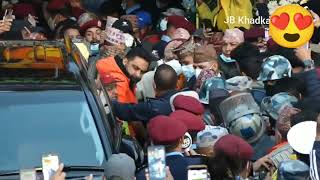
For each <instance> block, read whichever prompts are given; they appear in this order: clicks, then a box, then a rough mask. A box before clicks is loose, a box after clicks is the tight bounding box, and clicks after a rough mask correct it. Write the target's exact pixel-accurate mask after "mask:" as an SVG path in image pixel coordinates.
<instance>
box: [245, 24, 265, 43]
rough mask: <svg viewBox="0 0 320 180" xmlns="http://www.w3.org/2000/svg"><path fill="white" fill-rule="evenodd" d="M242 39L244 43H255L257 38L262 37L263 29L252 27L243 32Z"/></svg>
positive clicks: (263, 34)
mask: <svg viewBox="0 0 320 180" xmlns="http://www.w3.org/2000/svg"><path fill="white" fill-rule="evenodd" d="M243 35H244V39H245V40H246V41H256V40H257V39H258V37H264V36H265V32H264V28H260V27H254V28H251V29H249V30H246V31H244V34H243Z"/></svg>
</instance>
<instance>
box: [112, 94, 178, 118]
mask: <svg viewBox="0 0 320 180" xmlns="http://www.w3.org/2000/svg"><path fill="white" fill-rule="evenodd" d="M175 93H177V91H175V90H172V91H169V92H167V93H165V94H164V95H163V96H161V97H158V98H148V99H147V101H146V102H141V103H138V104H124V103H119V102H116V101H113V102H112V104H113V111H114V113H115V115H116V116H117V117H118V118H119V119H121V120H123V121H143V122H148V121H149V120H150V119H152V118H153V117H155V116H157V115H169V114H170V113H171V112H172V109H171V106H170V98H171V96H172V95H174V94H175Z"/></svg>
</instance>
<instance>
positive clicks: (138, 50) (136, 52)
mask: <svg viewBox="0 0 320 180" xmlns="http://www.w3.org/2000/svg"><path fill="white" fill-rule="evenodd" d="M136 57H140V58H142V59H144V60H145V61H147V62H148V63H149V64H150V63H151V61H152V54H151V53H150V52H148V51H147V50H145V49H144V48H143V47H140V46H138V47H134V48H132V49H131V50H130V51H129V52H128V54H127V55H126V58H127V59H128V61H131V60H133V59H134V58H136Z"/></svg>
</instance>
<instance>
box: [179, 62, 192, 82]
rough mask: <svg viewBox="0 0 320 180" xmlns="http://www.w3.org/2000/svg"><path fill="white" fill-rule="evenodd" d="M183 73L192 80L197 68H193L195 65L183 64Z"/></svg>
mask: <svg viewBox="0 0 320 180" xmlns="http://www.w3.org/2000/svg"><path fill="white" fill-rule="evenodd" d="M181 68H182V73H183V74H184V76H185V77H186V79H187V80H190V79H191V78H192V76H194V75H195V70H194V68H193V65H192V64H190V65H183V66H182V67H181Z"/></svg>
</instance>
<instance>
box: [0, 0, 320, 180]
mask: <svg viewBox="0 0 320 180" xmlns="http://www.w3.org/2000/svg"><path fill="white" fill-rule="evenodd" d="M212 4H213V5H212ZM267 4H268V1H265V0H257V1H255V0H254V1H250V0H241V2H240V0H217V1H215V2H209V1H205V0H196V1H192V0H182V1H179V0H123V1H120V0H87V1H86V0H48V1H44V0H17V1H12V0H11V1H4V0H3V1H2V11H3V14H4V18H3V20H2V21H1V22H0V33H1V34H0V38H1V39H2V40H62V39H64V38H65V37H69V38H70V39H71V40H72V42H73V43H74V45H75V46H76V47H77V48H78V49H79V51H80V53H81V55H82V56H83V58H84V59H85V60H86V62H87V63H88V67H89V71H90V72H94V73H93V74H95V75H94V76H93V77H90V78H93V79H95V80H96V81H97V82H98V81H100V82H101V83H102V86H103V87H99V86H98V85H97V87H98V89H99V91H106V92H107V94H108V95H109V97H110V99H111V100H112V110H113V113H114V115H115V117H117V119H118V122H119V123H120V124H121V126H122V127H123V131H124V134H126V135H128V136H131V137H132V138H134V139H135V140H136V141H137V142H138V143H139V144H140V146H141V147H142V148H143V149H144V150H145V151H146V150H147V147H148V146H151V145H162V146H164V147H165V150H166V165H167V166H168V169H167V175H168V176H167V179H177V180H180V179H188V174H187V170H188V166H190V165H206V166H207V167H208V172H209V173H210V177H211V179H214V180H220V179H221V180H224V179H249V178H254V179H278V180H294V179H299V180H300V179H309V178H310V179H313V180H318V179H320V178H319V175H320V174H319V170H320V169H319V166H318V163H319V162H320V161H318V158H319V156H320V146H319V142H320V116H319V112H320V91H319V88H320V69H319V68H318V67H319V62H320V54H319V53H320V51H319V46H320V45H319V42H320V38H319V36H320V30H319V28H318V27H319V26H320V23H319V22H320V20H319V15H320V3H319V2H317V1H316V0H310V1H308V2H306V4H304V6H308V8H309V9H310V11H312V14H313V16H314V25H315V30H314V34H313V37H312V39H311V40H310V42H309V46H308V47H309V48H307V47H305V46H303V47H298V48H296V49H289V48H285V47H281V46H280V45H278V44H277V43H276V42H275V41H274V40H273V39H272V37H269V36H268V33H267V32H268V31H267V28H268V26H267V25H265V24H255V25H252V24H246V23H226V22H225V21H226V18H227V17H228V16H235V17H240V16H245V17H247V18H258V17H263V18H269V16H270V15H269V12H268V5H267ZM10 9H12V10H13V13H12V15H11V14H10V16H7V14H8V11H10ZM254 10H257V13H255V12H254ZM196 17H198V18H199V19H198V18H196ZM195 19H197V20H195ZM97 84H99V83H97ZM308 133H309V135H308ZM186 134H189V136H190V137H191V142H192V143H191V146H190V147H188V148H186V147H185V144H184V143H185V136H186ZM134 158H135V157H130V156H128V155H126V154H114V155H113V156H112V157H111V158H110V159H109V162H108V168H106V169H107V170H106V178H107V179H112V178H118V179H125V180H127V179H128V180H129V179H130V180H132V179H134V178H136V179H138V180H139V179H149V177H148V176H146V169H148V168H147V167H145V166H142V167H138V165H137V164H136V163H135V161H134V160H135V159H134ZM146 158H147V157H146ZM145 162H147V161H145ZM62 169H63V167H60V169H59V171H58V173H57V174H56V176H55V178H56V179H57V180H58V179H63V178H64V176H65V174H64V173H63V172H62Z"/></svg>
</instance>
